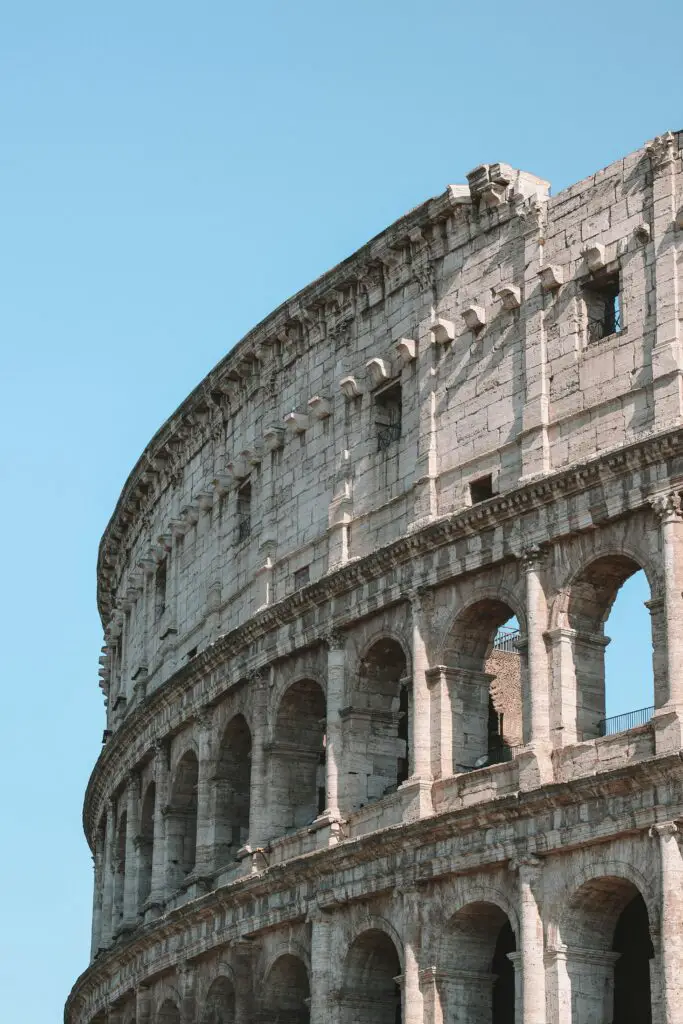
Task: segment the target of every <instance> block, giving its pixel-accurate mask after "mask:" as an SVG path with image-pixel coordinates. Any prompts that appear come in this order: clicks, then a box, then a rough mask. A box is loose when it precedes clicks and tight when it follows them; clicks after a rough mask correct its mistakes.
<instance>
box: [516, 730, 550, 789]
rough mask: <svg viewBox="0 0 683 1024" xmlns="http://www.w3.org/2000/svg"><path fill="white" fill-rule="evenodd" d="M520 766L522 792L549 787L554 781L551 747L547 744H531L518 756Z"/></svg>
mask: <svg viewBox="0 0 683 1024" xmlns="http://www.w3.org/2000/svg"><path fill="white" fill-rule="evenodd" d="M516 761H517V764H518V766H519V788H520V791H521V792H528V791H529V790H530V789H538V788H539V787H540V786H547V785H548V784H549V783H551V782H552V781H553V774H554V773H553V763H552V759H551V745H550V742H549V741H548V742H547V743H534V744H529V745H528V746H527V747H525V748H524V749H523V750H520V752H519V753H518V754H517V757H516Z"/></svg>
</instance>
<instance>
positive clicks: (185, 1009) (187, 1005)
mask: <svg viewBox="0 0 683 1024" xmlns="http://www.w3.org/2000/svg"><path fill="white" fill-rule="evenodd" d="M176 975H177V978H178V994H179V995H180V1024H195V1022H196V1020H197V993H196V984H197V975H196V971H195V968H194V965H193V964H191V963H182V964H178V966H177V968H176ZM136 1024H137V1022H136Z"/></svg>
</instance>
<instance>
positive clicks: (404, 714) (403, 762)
mask: <svg viewBox="0 0 683 1024" xmlns="http://www.w3.org/2000/svg"><path fill="white" fill-rule="evenodd" d="M409 714H410V705H409V703H408V687H407V686H401V691H400V693H399V703H398V738H399V740H403V742H404V743H405V756H404V757H399V758H398V764H397V765H396V785H397V786H400V785H401V783H403V782H405V781H406V779H407V778H408V776H409V774H410V751H409V750H408V736H409V722H408V720H409Z"/></svg>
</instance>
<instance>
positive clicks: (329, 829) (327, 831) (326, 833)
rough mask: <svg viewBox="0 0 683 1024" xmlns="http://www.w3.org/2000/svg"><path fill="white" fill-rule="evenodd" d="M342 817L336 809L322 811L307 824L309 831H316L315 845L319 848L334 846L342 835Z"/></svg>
mask: <svg viewBox="0 0 683 1024" xmlns="http://www.w3.org/2000/svg"><path fill="white" fill-rule="evenodd" d="M343 825H344V822H343V819H342V817H341V815H340V814H339V812H338V811H323V813H322V814H319V815H318V817H317V818H316V819H315V821H312V822H311V824H310V825H309V826H308V831H309V832H315V833H316V846H317V847H318V848H319V849H321V848H325V847H329V846H336V845H337V843H338V842H340V840H341V839H343V838H344V836H343Z"/></svg>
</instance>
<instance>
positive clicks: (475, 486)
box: [470, 473, 493, 505]
mask: <svg viewBox="0 0 683 1024" xmlns="http://www.w3.org/2000/svg"><path fill="white" fill-rule="evenodd" d="M492 497H493V477H492V476H491V474H490V473H489V475H488V476H480V477H479V479H478V480H473V481H472V482H471V484H470V498H471V501H472V504H473V505H476V504H477V503H478V502H480V501H486V500H487V499H488V498H492Z"/></svg>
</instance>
